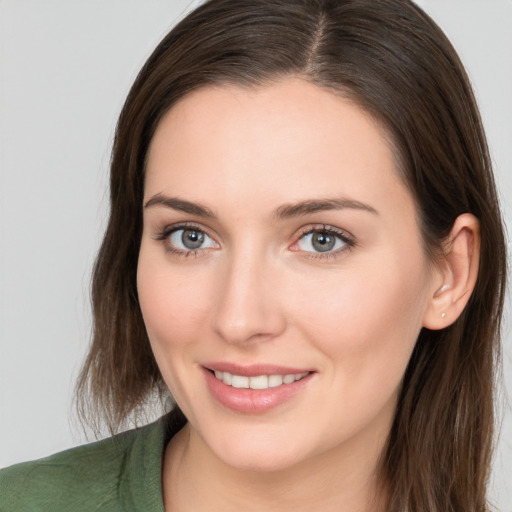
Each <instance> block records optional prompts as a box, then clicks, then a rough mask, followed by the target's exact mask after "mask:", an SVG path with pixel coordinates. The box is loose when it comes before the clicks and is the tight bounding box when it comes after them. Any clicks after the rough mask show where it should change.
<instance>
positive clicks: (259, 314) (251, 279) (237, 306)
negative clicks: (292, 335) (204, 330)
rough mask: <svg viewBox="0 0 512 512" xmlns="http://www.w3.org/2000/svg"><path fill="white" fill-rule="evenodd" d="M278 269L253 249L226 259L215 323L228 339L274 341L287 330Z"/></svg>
mask: <svg viewBox="0 0 512 512" xmlns="http://www.w3.org/2000/svg"><path fill="white" fill-rule="evenodd" d="M278 272H279V271H278V269H276V268H273V266H272V265H271V263H269V262H268V261H266V260H265V258H264V257H262V256H261V254H257V253H255V252H251V251H246V253H245V254H239V255H233V257H232V258H230V260H229V261H225V262H224V270H223V271H222V272H219V275H218V276H217V282H218V283H219V284H218V287H217V292H216V293H215V296H214V304H215V305H214V307H213V316H212V323H213V330H214V331H215V332H216V334H217V335H218V336H220V337H221V338H222V339H223V340H224V341H225V342H227V343H231V344H240V343H242V344H244V343H251V342H254V341H264V340H270V339H273V338H275V337H276V336H278V335H279V334H281V333H282V332H283V331H284V330H285V327H286V319H285V315H284V312H283V310H282V308H281V307H280V299H281V297H280V293H279V288H278V282H279V279H276V278H277V277H278V275H279V274H278Z"/></svg>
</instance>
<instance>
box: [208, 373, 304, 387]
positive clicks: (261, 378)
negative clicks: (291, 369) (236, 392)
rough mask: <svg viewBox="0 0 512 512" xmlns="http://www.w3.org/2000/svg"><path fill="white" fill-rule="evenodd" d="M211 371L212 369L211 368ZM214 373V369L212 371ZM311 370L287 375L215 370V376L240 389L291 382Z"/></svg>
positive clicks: (281, 384)
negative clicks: (249, 373) (244, 373)
mask: <svg viewBox="0 0 512 512" xmlns="http://www.w3.org/2000/svg"><path fill="white" fill-rule="evenodd" d="M210 371H211V370H210ZM212 373H213V371H212ZM309 374H310V372H303V373H289V374H287V375H255V376H252V377H248V376H245V375H234V374H232V373H229V372H221V371H219V370H215V372H214V375H215V377H216V378H217V379H218V380H220V381H222V382H223V383H224V384H226V385H227V386H231V387H234V388H238V389H269V388H276V387H279V386H283V385H286V384H291V383H292V382H296V381H298V380H301V379H303V378H304V377H307V376H308V375H309Z"/></svg>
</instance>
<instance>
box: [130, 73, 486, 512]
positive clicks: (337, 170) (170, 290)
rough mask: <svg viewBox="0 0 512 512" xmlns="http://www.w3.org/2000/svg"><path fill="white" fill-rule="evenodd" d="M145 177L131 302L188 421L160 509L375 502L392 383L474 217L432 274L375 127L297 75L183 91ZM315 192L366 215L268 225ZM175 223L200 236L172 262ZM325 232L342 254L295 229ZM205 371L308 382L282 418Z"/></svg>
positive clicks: (452, 307)
mask: <svg viewBox="0 0 512 512" xmlns="http://www.w3.org/2000/svg"><path fill="white" fill-rule="evenodd" d="M146 172H147V173H146V181H145V196H144V204H145V205H146V207H145V208H144V230H143V236H142V242H141V249H140V257H139V267H138V276H137V279H138V292H139V299H140V305H141V308H142V312H143V316H144V320H145V323H146V327H147V331H148V335H149V338H150V341H151V345H152V349H153V351H154V354H155V358H156V361H157V363H158V366H159V368H160V370H161V373H162V376H163V378H164V380H165V382H166V384H167V386H168V387H169V389H170V390H171V392H172V394H173V396H174V397H175V399H176V401H177V403H178V404H179V406H180V407H181V409H182V410H183V412H184V413H185V415H186V417H187V418H188V420H189V423H188V424H187V426H186V427H185V428H184V429H183V430H182V431H181V432H180V433H179V434H178V435H177V436H175V438H174V439H173V440H172V442H171V443H170V444H169V446H168V448H167V450H166V454H165V460H164V470H163V492H164V501H165V507H166V510H172V511H181V510H187V511H196V510H197V511H199V510H223V511H229V510H236V511H237V512H238V511H239V510H242V509H243V510H264V509H271V510H283V511H284V510H326V511H330V510H333V511H334V510H337V511H344V510H346V511H351V512H354V511H364V510H373V511H375V510H379V509H384V508H385V496H386V491H385V485H384V484H383V482H381V481H379V478H378V474H379V473H378V469H379V456H380V455H381V453H382V450H383V448H384V446H385V442H386V437H387V435H388V433H389V430H390V427H391V423H392V421H393V416H394V413H395V408H396V399H397V393H398V391H399V388H400V383H401V379H402V377H403V374H404V371H405V368H406V365H407V363H408V361H409V358H410V355H411V353H412V350H413V348H414V344H415V341H416V339H417V337H418V334H419V332H420V330H421V328H422V327H424V326H426V327H430V328H442V327H444V326H446V325H448V324H449V323H450V322H451V321H453V320H454V319H455V318H456V317H457V316H458V314H460V311H461V310H462V308H463V307H464V305H465V303H466V301H467V298H468V295H469V294H468V293H467V291H468V290H469V291H470V290H471V286H472V283H474V279H476V270H475V268H477V262H476V267H475V260H477V257H473V258H471V257H472V256H474V255H475V254H477V252H478V251H477V249H478V246H477V242H478V227H477V223H476V220H475V219H474V218H473V217H471V216H469V215H466V216H461V217H460V218H459V219H458V221H457V223H456V225H455V226H454V231H453V232H452V236H451V239H450V244H449V246H448V250H447V258H446V261H444V262H443V264H441V265H432V264H430V263H429V262H428V261H427V258H426V256H425V254H424V251H423V249H422V242H421V235H420V230H419V228H418V222H417V215H416V206H415V204H414V200H413V197H412V195H411V193H410V192H409V191H408V189H407V188H406V187H405V185H404V183H403V181H402V180H401V179H400V178H399V176H398V173H397V169H396V165H395V158H394V155H393V152H392V148H391V147H390V144H389V143H388V142H387V139H386V134H385V133H384V131H383V129H382V128H381V127H380V126H379V125H378V124H377V123H375V122H374V121H373V119H372V118H371V117H370V116H369V115H368V114H366V113H365V112H364V111H363V110H362V109H360V108H359V107H358V106H356V105H354V104H353V103H351V102H349V101H348V100H346V99H343V98H340V97H338V96H335V95H333V94H332V93H329V92H327V91H325V90H323V89H320V88H319V87H317V86H314V85H311V84H309V83H307V82H305V81H303V80H300V79H298V78H289V79H286V80H283V81H280V82H278V83H274V84H272V85H268V86H265V87H259V88H254V89H242V88H237V87H233V86H229V87H228V86H226V87H220V86H219V87H208V88H204V89H201V90H199V91H196V92H194V93H191V94H189V95H187V96H186V97H185V98H183V99H182V100H181V101H180V102H179V103H178V104H177V105H175V106H174V107H173V108H172V109H171V110H170V111H169V112H168V113H167V114H166V115H165V116H164V118H163V119H162V121H161V122H160V124H159V126H158V127H157V130H156V133H155V135H154V138H153V140H152V142H151V145H150V150H149V154H148V160H147V169H146ZM164 196H165V197H174V198H180V199H182V200H186V201H189V202H192V203H195V204H200V205H202V206H204V207H206V208H208V209H209V210H210V211H211V213H212V214H213V215H214V217H205V216H202V215H199V214H198V213H197V212H196V213H193V212H192V213H191V212H188V213H187V212H184V211H180V210H179V209H176V208H171V207H169V205H167V206H166V205H165V204H162V203H159V202H158V198H161V197H164ZM155 198H157V199H155ZM326 198H329V199H332V198H336V199H340V198H342V199H344V200H350V201H352V202H357V204H358V205H360V204H364V205H365V206H366V207H367V208H366V207H365V208H360V207H357V208H356V207H353V206H354V205H353V204H352V203H351V204H349V207H345V208H341V209H322V210H320V211H316V212H310V213H305V214H303V215H300V216H289V217H285V218H276V215H275V212H276V210H277V209H278V208H282V207H283V206H284V205H290V204H295V203H298V202H301V201H308V200H323V199H326ZM183 222H188V223H193V224H194V225H195V226H196V229H200V230H202V231H203V232H204V233H206V235H207V236H206V237H205V240H206V242H205V243H204V244H203V246H202V250H200V251H199V252H195V253H194V252H189V253H188V254H185V252H184V249H183V247H182V248H181V251H182V252H181V253H179V254H177V253H176V252H175V251H176V250H179V247H178V245H176V240H178V242H179V239H180V237H179V234H181V232H177V233H178V235H174V237H173V238H171V237H169V236H163V235H162V233H163V232H164V231H165V230H166V229H167V228H169V226H171V227H173V226H174V227H176V225H177V224H179V223H183ZM325 226H327V228H328V229H335V230H338V231H339V232H340V233H341V234H342V235H343V236H347V237H349V238H350V240H351V242H352V245H351V244H347V243H345V242H343V241H342V240H341V239H339V240H338V239H337V245H336V247H337V248H336V249H334V250H332V251H328V252H326V253H319V252H318V251H316V249H315V246H313V245H312V244H311V240H310V239H311V237H309V238H308V237H307V236H304V231H307V230H308V229H311V228H316V229H325V228H324V227H325ZM333 236H337V235H333ZM173 244H174V245H173ZM172 249H174V252H173V251H172ZM461 297H462V298H461ZM442 313H445V314H444V316H442ZM208 361H229V362H234V363H238V364H241V365H247V364H253V363H271V364H278V365H285V366H291V367H296V368H305V369H307V370H310V371H313V372H314V374H313V376H312V377H311V379H310V381H309V382H308V384H307V386H306V387H305V388H304V389H303V390H302V391H301V392H300V393H299V394H298V395H296V396H295V397H293V398H292V399H290V400H289V401H287V402H285V403H284V404H282V405H280V406H278V407H277V408H274V409H271V410H270V411H267V412H265V413H262V414H243V413H239V412H234V411H232V410H230V409H227V408H225V407H223V406H222V405H220V404H219V403H218V402H217V401H216V400H215V399H214V398H213V397H212V396H211V394H210V392H209V391H208V388H207V386H206V384H205V378H204V374H203V372H202V370H201V365H203V364H205V363H206V362H208ZM251 507H252V508H251Z"/></svg>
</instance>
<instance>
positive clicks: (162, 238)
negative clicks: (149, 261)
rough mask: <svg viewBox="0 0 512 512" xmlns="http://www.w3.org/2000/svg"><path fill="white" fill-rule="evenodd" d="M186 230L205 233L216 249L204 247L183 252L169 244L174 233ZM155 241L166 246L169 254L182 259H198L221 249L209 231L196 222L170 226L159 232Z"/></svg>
mask: <svg viewBox="0 0 512 512" xmlns="http://www.w3.org/2000/svg"><path fill="white" fill-rule="evenodd" d="M186 229H190V230H196V231H200V232H201V233H204V234H205V235H206V236H207V237H208V238H210V239H211V240H212V241H213V242H214V243H215V245H216V247H204V248H201V247H200V248H198V249H188V250H183V249H178V248H176V247H174V246H172V245H171V244H170V242H169V238H170V236H171V235H172V234H173V233H175V232H176V231H180V230H186ZM154 240H156V241H158V242H162V243H163V244H164V247H165V249H166V250H167V251H168V252H170V253H172V254H175V255H177V256H181V257H189V256H195V257H198V256H201V255H202V254H204V253H206V252H208V251H210V250H212V249H217V248H219V247H220V244H219V242H217V240H216V239H215V237H214V236H212V235H211V234H210V233H209V230H208V229H206V228H204V227H203V226H201V225H200V224H197V223H195V222H178V223H176V224H169V225H167V226H165V227H164V228H163V229H161V230H160V231H159V232H158V234H157V235H156V237H154Z"/></svg>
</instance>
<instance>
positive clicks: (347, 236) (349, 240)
mask: <svg viewBox="0 0 512 512" xmlns="http://www.w3.org/2000/svg"><path fill="white" fill-rule="evenodd" d="M311 233H329V234H332V235H334V236H336V237H338V238H339V239H340V240H341V241H342V242H343V243H344V244H345V246H344V247H342V248H340V249H337V250H335V251H326V252H323V253H322V252H314V251H302V250H301V249H299V248H298V242H299V240H301V239H302V238H303V237H305V236H306V235H309V234H311ZM294 238H295V241H294V242H293V244H292V245H291V246H290V250H292V251H295V252H303V253H304V257H306V258H310V259H332V258H335V257H336V256H338V255H340V254H341V253H344V252H345V251H347V250H350V249H352V248H353V247H355V246H356V240H355V237H354V236H353V235H352V234H351V233H349V232H348V231H346V230H344V229H340V228H337V227H334V226H331V225H329V224H316V225H309V226H304V227H303V228H301V229H300V230H299V232H298V233H297V235H295V237H294Z"/></svg>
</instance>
